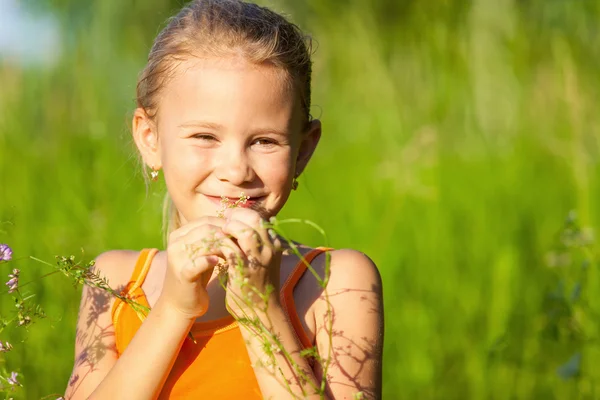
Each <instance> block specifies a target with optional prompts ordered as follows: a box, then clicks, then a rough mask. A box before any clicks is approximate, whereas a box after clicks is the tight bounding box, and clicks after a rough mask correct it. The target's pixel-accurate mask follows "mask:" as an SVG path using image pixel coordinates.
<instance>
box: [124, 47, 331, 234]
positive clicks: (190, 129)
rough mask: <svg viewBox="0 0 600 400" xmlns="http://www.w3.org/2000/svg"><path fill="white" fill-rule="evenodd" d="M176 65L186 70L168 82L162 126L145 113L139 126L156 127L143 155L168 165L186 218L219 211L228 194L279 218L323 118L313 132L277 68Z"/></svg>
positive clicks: (146, 135)
mask: <svg viewBox="0 0 600 400" xmlns="http://www.w3.org/2000/svg"><path fill="white" fill-rule="evenodd" d="M177 70H178V71H185V73H179V74H176V76H175V77H174V78H173V79H172V80H171V81H170V82H169V85H168V90H166V91H165V92H164V96H163V97H162V99H161V102H160V108H159V109H158V115H157V118H156V119H155V121H156V123H153V122H152V121H149V120H147V119H146V118H145V117H144V115H143V111H142V110H138V113H137V115H138V116H139V119H137V120H136V122H138V123H139V124H140V125H136V127H138V128H139V129H143V127H144V125H145V124H147V126H148V128H150V129H148V130H147V131H144V132H143V134H142V135H141V137H140V140H141V141H143V142H142V146H141V147H142V149H147V151H146V152H145V153H144V158H145V159H146V162H147V164H148V165H152V166H154V167H155V168H162V172H163V173H164V178H165V181H166V184H167V187H168V188H169V194H170V196H171V198H172V199H173V202H174V204H175V206H176V208H177V210H179V212H180V216H181V217H182V221H183V222H184V223H185V221H191V220H194V219H197V218H198V217H200V216H208V215H210V216H214V215H216V212H217V210H218V209H219V208H220V202H221V196H225V197H228V198H232V199H235V198H239V196H240V193H241V192H244V193H245V194H246V195H247V196H248V197H250V201H249V202H248V203H247V205H249V206H253V207H252V208H255V209H257V208H259V206H260V209H261V214H262V217H263V218H268V217H270V216H273V215H276V214H277V213H278V212H279V210H280V209H281V208H282V207H283V205H284V204H285V202H286V201H287V199H288V196H289V194H290V191H291V184H292V179H293V178H294V176H297V175H299V174H300V173H301V172H302V170H303V169H304V167H305V166H306V163H307V162H308V159H309V158H310V155H311V154H312V151H313V150H314V147H315V146H316V144H317V142H318V138H319V134H320V123H319V121H312V123H311V124H310V125H309V128H308V129H306V123H305V122H304V121H303V115H302V108H301V106H300V102H299V99H298V97H297V96H296V95H295V93H294V91H293V90H290V89H289V85H287V84H286V77H285V75H284V72H283V71H281V70H279V69H276V68H275V67H269V66H259V65H255V64H251V63H249V62H247V61H245V60H243V59H236V58H231V59H213V58H203V59H192V60H189V61H186V62H184V63H183V64H182V65H180V66H179V68H178V69H177ZM304 118H305V117H304ZM301 145H303V147H302V148H301ZM300 150H302V153H300ZM143 151H144V150H143Z"/></svg>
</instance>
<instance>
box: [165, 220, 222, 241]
mask: <svg viewBox="0 0 600 400" xmlns="http://www.w3.org/2000/svg"><path fill="white" fill-rule="evenodd" d="M224 224H225V221H224V220H223V219H222V218H217V217H201V218H198V219H196V220H193V221H190V222H188V223H187V224H185V225H183V226H182V227H180V228H179V229H176V230H174V231H173V232H171V234H170V235H169V242H171V241H174V240H177V239H179V238H181V237H182V236H185V235H187V234H188V233H189V232H190V231H192V230H194V229H196V228H198V227H200V226H202V225H214V226H218V227H221V226H223V225H224Z"/></svg>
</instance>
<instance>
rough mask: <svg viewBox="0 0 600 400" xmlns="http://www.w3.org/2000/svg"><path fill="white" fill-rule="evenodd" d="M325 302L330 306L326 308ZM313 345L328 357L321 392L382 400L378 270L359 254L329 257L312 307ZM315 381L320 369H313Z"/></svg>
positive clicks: (349, 252) (338, 253) (350, 252)
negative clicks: (324, 288)
mask: <svg viewBox="0 0 600 400" xmlns="http://www.w3.org/2000/svg"><path fill="white" fill-rule="evenodd" d="M328 303H329V307H328ZM315 321H316V339H315V340H316V345H317V350H318V353H319V355H320V356H321V357H322V358H323V359H325V358H327V357H328V354H330V353H331V355H330V357H331V363H330V365H329V368H328V370H327V384H326V392H327V393H328V395H329V396H330V397H331V398H334V399H353V398H355V397H354V396H355V395H356V394H357V393H358V392H362V396H363V397H362V398H364V399H380V398H381V389H382V387H381V386H382V382H381V374H382V356H383V354H382V353H383V294H382V283H381V277H380V275H379V271H378V270H377V267H376V266H375V264H373V262H372V261H371V260H370V259H369V258H368V257H367V256H365V255H364V254H362V253H360V252H358V251H354V250H337V251H334V252H332V254H331V275H330V278H329V283H328V285H327V293H323V294H322V295H321V297H320V298H319V300H317V303H316V304H315ZM315 375H316V376H317V377H318V379H319V381H320V380H321V377H322V376H323V371H322V370H321V368H320V365H319V364H317V365H316V368H315Z"/></svg>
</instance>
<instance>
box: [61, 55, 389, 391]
mask: <svg viewBox="0 0 600 400" xmlns="http://www.w3.org/2000/svg"><path fill="white" fill-rule="evenodd" d="M155 111H156V114H155V115H154V116H153V118H150V117H149V116H148V114H147V112H146V110H143V109H137V110H136V111H135V113H134V117H133V126H132V128H133V129H132V130H133V137H134V140H135V142H136V145H137V147H138V149H139V150H140V153H141V154H142V157H143V160H144V163H145V164H146V165H147V166H148V167H150V168H153V169H157V170H161V173H162V175H163V177H164V179H165V181H166V185H167V190H168V192H169V195H170V197H171V198H172V200H173V203H174V205H175V208H176V209H177V212H178V213H179V216H180V220H181V221H182V226H181V227H179V228H178V229H176V230H174V231H173V232H172V233H171V234H170V235H169V238H168V244H167V248H166V250H165V251H162V252H160V253H159V254H158V255H157V256H156V257H155V259H154V261H153V263H152V267H151V268H150V271H149V275H148V278H147V279H146V281H145V282H144V284H143V286H142V288H143V290H144V292H145V293H146V297H147V299H148V303H149V304H150V306H151V308H152V311H151V312H150V313H149V314H148V316H147V318H146V319H145V321H144V323H143V324H142V326H141V327H140V328H139V330H138V331H137V333H136V335H135V337H134V339H133V340H132V342H131V343H130V344H129V345H128V347H127V349H126V351H125V352H124V353H123V354H122V355H121V356H120V357H117V355H116V353H115V352H114V351H107V352H106V354H105V355H104V356H103V357H102V358H100V359H99V360H90V359H89V357H88V356H87V354H88V353H89V349H90V348H105V349H114V346H115V337H114V332H113V333H111V329H112V320H111V317H110V311H104V312H102V313H100V314H99V315H97V316H93V318H92V319H94V320H95V321H96V325H97V326H99V327H101V328H102V332H103V333H102V335H98V334H97V333H96V332H95V331H93V330H92V328H90V327H89V326H86V321H88V320H89V319H90V311H89V309H90V307H89V304H88V301H89V300H88V299H89V298H90V297H91V296H90V295H89V292H88V291H87V289H84V293H83V298H82V306H81V311H80V317H79V321H80V322H79V323H78V331H79V333H78V334H79V335H80V336H81V337H85V338H88V339H87V342H82V343H77V344H76V359H77V360H78V362H77V363H76V365H75V368H74V371H73V377H78V378H77V385H70V386H69V388H68V390H67V393H68V396H67V397H68V398H72V399H84V398H85V399H87V398H93V399H96V398H98V399H105V398H115V397H116V396H120V397H119V398H136V399H137V398H139V399H146V398H156V397H157V396H158V394H159V393H160V391H161V389H162V385H163V384H164V382H165V380H166V379H167V376H168V374H169V371H170V368H171V366H172V365H173V362H174V360H175V359H176V358H177V355H178V352H179V349H180V346H181V343H182V341H183V339H184V338H185V337H186V335H187V334H188V332H189V330H190V328H191V326H192V325H193V324H194V322H195V321H197V320H198V318H199V319H200V320H205V321H206V320H214V319H218V318H221V317H223V316H224V315H226V314H227V313H232V314H234V315H236V314H238V312H240V311H241V310H242V309H241V308H239V305H238V304H236V303H235V302H234V301H233V300H235V299H236V298H238V299H239V298H241V297H242V296H243V290H242V288H241V287H240V286H239V282H240V281H241V280H240V279H233V278H235V277H239V274H242V277H243V278H244V281H246V282H247V284H248V285H249V286H251V287H253V288H256V289H257V290H259V291H260V292H265V291H266V288H267V287H269V286H270V287H273V288H274V291H273V295H272V296H271V297H270V298H269V299H267V300H266V302H265V301H264V300H263V299H260V298H258V297H254V298H253V300H252V301H253V302H254V304H253V307H251V310H253V311H256V312H257V315H258V317H259V318H260V319H261V321H263V323H265V324H266V323H267V321H268V323H269V324H270V327H269V329H270V331H271V332H273V333H274V334H275V335H276V336H277V337H278V338H279V339H280V341H281V343H282V344H283V346H284V349H283V350H285V352H287V353H288V354H290V355H291V357H292V358H293V360H294V362H295V363H296V364H297V365H298V367H299V368H300V369H302V370H303V371H304V372H305V374H306V377H307V378H306V380H303V379H299V377H298V375H297V373H296V372H295V371H294V368H293V367H291V365H290V364H289V363H288V362H287V361H286V359H285V358H284V356H283V355H282V354H281V353H276V354H274V355H273V357H275V359H274V362H275V363H276V365H277V367H278V371H279V372H278V373H277V374H281V375H282V376H281V378H282V379H284V380H285V381H287V382H289V385H290V390H292V391H293V393H294V395H295V396H297V398H313V397H314V398H320V397H319V396H316V397H315V396H313V397H311V396H309V395H308V394H307V393H308V392H307V390H308V391H310V390H311V389H310V384H312V385H313V387H319V386H320V384H321V379H322V377H323V375H324V374H323V371H322V370H321V368H320V365H319V363H316V364H315V366H314V368H312V367H311V366H310V365H309V363H308V360H307V359H306V358H304V357H302V356H301V355H300V351H301V350H302V344H301V343H300V342H299V340H298V337H297V334H296V333H295V332H294V328H293V327H292V325H291V324H290V322H289V320H288V318H287V316H286V314H285V312H284V309H283V307H282V305H281V304H280V302H279V296H278V293H279V290H280V287H281V282H282V281H284V280H285V279H286V278H287V276H289V274H290V273H291V271H292V268H293V267H294V265H296V264H297V263H298V261H299V260H298V258H297V257H296V256H295V255H293V254H290V255H283V254H282V252H281V248H280V246H281V245H282V243H280V241H279V239H273V238H272V237H271V235H269V233H268V232H267V229H266V228H265V227H264V226H263V225H262V222H263V221H264V220H265V219H268V218H269V217H271V216H275V215H277V213H278V212H279V211H280V210H281V208H282V207H283V206H284V204H285V203H286V201H287V199H288V197H289V196H290V192H291V189H292V181H293V179H294V177H296V176H298V175H299V174H301V173H302V172H303V171H304V168H305V167H306V165H307V163H308V161H309V160H310V158H311V156H312V154H313V152H314V150H315V148H316V146H317V144H318V142H319V139H320V136H321V124H320V122H319V121H317V120H314V121H310V122H308V121H307V118H306V115H305V114H304V112H303V110H302V107H301V102H300V98H299V97H298V95H297V91H296V90H295V88H294V86H293V85H291V84H290V82H288V81H287V79H286V75H285V72H284V71H283V70H280V69H277V68H275V67H272V66H268V65H257V64H253V63H251V62H248V61H246V60H244V59H243V58H239V57H233V58H221V59H215V58H202V57H194V58H190V59H189V60H187V61H184V62H182V63H181V64H180V65H178V66H177V68H175V73H174V75H173V76H172V78H171V79H169V80H168V81H167V84H166V86H165V87H163V88H162V91H161V93H160V101H159V102H158V110H155ZM242 192H243V193H244V194H245V195H246V196H248V197H249V198H250V199H249V200H248V201H247V202H246V203H245V204H244V207H241V208H234V209H227V210H225V211H224V212H222V210H223V204H222V197H223V196H225V197H226V198H228V199H230V200H232V201H235V200H236V199H239V197H240V194H241V193H242ZM207 239H210V240H211V241H212V242H211V243H214V245H211V246H202V244H205V243H206V241H207ZM214 239H218V240H217V241H214ZM190 246H192V247H194V248H195V251H194V252H193V254H192V253H190V251H189V249H190ZM299 249H300V251H301V252H302V254H306V253H307V252H308V251H310V250H311V249H310V248H309V247H307V246H302V245H299ZM138 254H139V253H138V252H134V251H124V250H115V251H110V252H107V253H104V254H102V255H100V256H99V257H98V258H97V263H96V265H97V267H98V269H99V271H100V272H101V273H102V274H103V275H104V276H106V277H107V278H108V279H109V282H111V283H112V285H113V286H114V287H119V286H121V287H122V286H124V285H125V284H126V283H127V281H128V279H129V277H130V276H131V272H132V268H133V264H135V260H136V259H137V256H138ZM222 259H227V260H231V259H236V260H241V262H242V265H241V269H237V268H235V267H234V265H232V264H231V263H230V264H229V269H228V273H229V276H230V279H229V280H228V286H227V288H226V290H223V289H222V288H220V287H219V285H218V280H217V279H216V273H213V272H214V271H215V269H214V267H215V265H216V264H217V262H219V260H222ZM249 260H252V261H253V263H250V262H249ZM251 264H252V265H251ZM325 264H326V262H325V257H324V256H318V257H317V258H315V260H314V261H313V262H312V263H311V265H312V267H313V268H314V269H315V270H316V271H317V274H318V275H319V276H321V277H323V276H324V274H325V269H326V268H325ZM124 266H131V267H127V268H124ZM236 282H238V283H236ZM328 282H329V283H328V285H327V292H328V293H329V298H326V297H325V296H324V293H323V290H322V288H321V287H320V286H319V285H318V284H317V280H316V278H315V277H314V276H312V274H310V273H305V274H304V275H303V277H302V278H301V279H300V281H299V282H298V285H297V286H296V287H295V290H294V293H293V297H294V301H295V308H296V312H297V314H298V316H299V318H300V320H301V324H302V328H303V329H304V331H305V333H306V334H307V336H308V337H309V339H310V340H311V341H312V342H313V343H314V344H315V346H316V349H317V351H318V352H319V354H322V355H327V354H330V350H332V352H331V357H332V358H331V362H332V363H331V366H330V368H329V370H328V371H327V376H326V378H327V384H326V385H325V391H326V393H327V397H325V398H335V399H338V398H339V399H344V398H353V396H354V395H355V394H356V393H357V392H359V391H360V392H362V393H363V394H364V396H365V398H378V396H379V394H380V392H381V350H382V343H383V308H382V307H383V306H382V296H381V281H380V277H379V273H378V272H377V268H376V267H375V265H374V264H373V263H372V262H371V260H369V259H368V257H366V256H365V255H364V254H362V253H360V252H357V251H354V250H336V251H332V252H331V262H330V276H329V281H328ZM113 301H114V300H109V302H110V303H109V304H107V305H106V307H103V308H102V309H103V310H110V307H111V304H112V302H113ZM225 304H227V305H228V309H226V307H225ZM267 306H268V307H267ZM242 307H243V305H242ZM332 315H333V316H334V318H333V317H332ZM357 316H358V317H359V320H357ZM332 320H333V321H334V323H333V330H330V327H329V321H332ZM105 332H108V333H105ZM240 332H241V334H242V336H243V338H244V341H245V343H246V347H247V350H248V356H249V357H250V360H251V362H252V365H257V361H258V360H260V361H261V362H262V363H264V364H269V362H270V359H268V358H265V357H266V355H265V353H264V351H263V349H264V348H263V343H264V342H263V339H261V338H260V337H258V336H257V335H256V334H254V333H253V332H252V331H251V330H250V329H247V328H246V327H244V325H243V324H240ZM330 346H332V348H330ZM254 373H255V376H256V379H257V382H258V384H259V386H260V389H261V392H262V395H263V396H264V397H265V398H290V393H289V392H288V391H287V389H286V388H285V387H284V386H283V385H282V384H281V382H280V380H278V379H279V378H276V376H275V373H274V372H273V371H269V369H268V368H266V367H260V366H257V367H254ZM81 376H84V377H83V378H80V377H81ZM125 377H126V378H125ZM90 394H91V397H90Z"/></svg>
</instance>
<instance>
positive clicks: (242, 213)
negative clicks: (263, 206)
mask: <svg viewBox="0 0 600 400" xmlns="http://www.w3.org/2000/svg"><path fill="white" fill-rule="evenodd" d="M228 211H229V212H228V213H226V214H225V217H226V218H227V220H228V221H240V222H243V223H245V224H246V225H248V226H250V227H251V228H253V229H254V230H255V231H256V232H257V233H258V235H259V241H260V244H261V252H262V248H263V247H264V246H267V247H270V248H273V240H272V239H271V236H270V235H269V232H268V229H267V227H266V221H265V220H264V219H262V218H261V216H260V214H258V213H257V212H256V211H254V210H249V209H245V208H235V209H230V210H228Z"/></svg>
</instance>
